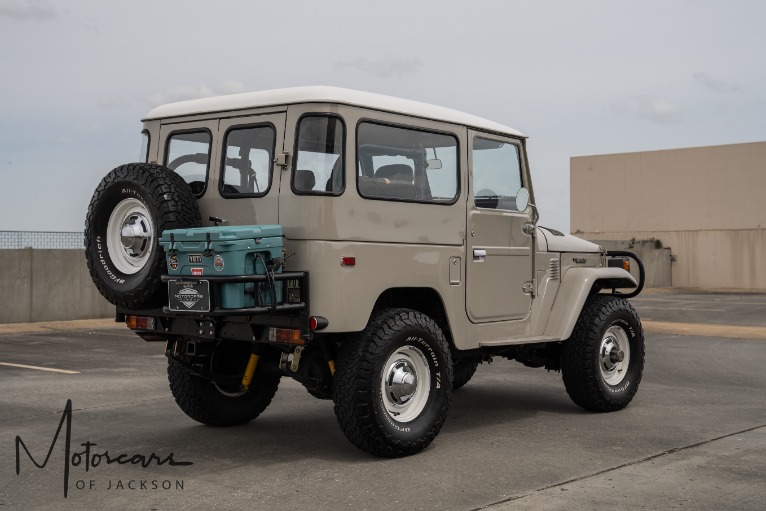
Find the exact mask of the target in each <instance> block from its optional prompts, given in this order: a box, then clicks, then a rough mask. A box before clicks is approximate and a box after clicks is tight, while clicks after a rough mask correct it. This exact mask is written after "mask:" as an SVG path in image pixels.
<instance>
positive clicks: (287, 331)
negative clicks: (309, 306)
mask: <svg viewBox="0 0 766 511" xmlns="http://www.w3.org/2000/svg"><path fill="white" fill-rule="evenodd" d="M269 341H271V342H278V343H282V344H298V345H303V344H306V341H305V340H304V339H303V337H301V331H300V330H293V329H292V328H269Z"/></svg>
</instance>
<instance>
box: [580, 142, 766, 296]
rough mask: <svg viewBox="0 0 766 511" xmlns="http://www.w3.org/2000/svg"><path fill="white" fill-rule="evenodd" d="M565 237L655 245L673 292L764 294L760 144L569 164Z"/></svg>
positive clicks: (765, 225) (764, 190)
mask: <svg viewBox="0 0 766 511" xmlns="http://www.w3.org/2000/svg"><path fill="white" fill-rule="evenodd" d="M570 181H571V183H570V185H571V188H570V194H571V195H570V199H571V230H572V232H573V233H574V234H575V235H577V236H579V237H582V238H585V239H591V240H607V239H608V240H616V239H631V238H636V239H649V238H655V239H658V240H660V241H661V242H662V244H663V246H665V247H670V248H671V252H672V254H673V255H674V256H675V257H676V261H675V262H674V263H673V269H672V279H673V286H678V287H700V288H739V289H766V142H755V143H749V144H734V145H725V146H711V147H699V148H688V149H672V150H665V151H649V152H640V153H624V154H610V155H600V156H582V157H575V158H572V159H571V161H570Z"/></svg>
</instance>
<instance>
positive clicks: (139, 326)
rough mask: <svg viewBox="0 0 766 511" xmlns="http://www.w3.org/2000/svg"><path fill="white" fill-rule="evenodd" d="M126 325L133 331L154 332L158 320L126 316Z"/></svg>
mask: <svg viewBox="0 0 766 511" xmlns="http://www.w3.org/2000/svg"><path fill="white" fill-rule="evenodd" d="M125 324H126V325H128V328H130V329H131V330H154V325H155V324H156V320H155V318H153V317H149V316H125Z"/></svg>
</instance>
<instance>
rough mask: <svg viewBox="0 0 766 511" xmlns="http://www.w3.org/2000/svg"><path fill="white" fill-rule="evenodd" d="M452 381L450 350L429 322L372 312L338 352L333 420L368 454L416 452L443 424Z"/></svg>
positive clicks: (403, 313) (404, 313)
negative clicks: (362, 326) (363, 326)
mask: <svg viewBox="0 0 766 511" xmlns="http://www.w3.org/2000/svg"><path fill="white" fill-rule="evenodd" d="M451 380H452V361H451V358H450V352H449V347H448V345H447V341H446V339H445V337H444V334H443V333H442V331H441V329H440V328H439V327H438V326H437V325H436V323H435V322H434V321H433V320H432V319H431V318H429V317H428V316H426V315H425V314H422V313H420V312H417V311H413V310H408V309H385V310H381V311H377V312H375V313H374V314H373V315H372V317H371V318H370V321H369V323H368V325H367V327H366V328H365V330H364V331H363V332H362V333H361V334H360V335H358V336H349V338H348V339H347V340H346V342H345V343H344V344H343V346H342V348H341V351H340V353H339V356H338V370H337V372H336V374H335V381H334V389H333V400H334V402H335V414H336V416H337V418H338V423H339V424H340V427H341V429H342V430H343V432H344V433H345V434H346V436H347V437H348V439H349V440H350V441H351V443H353V444H354V445H356V446H357V447H359V448H360V449H362V450H364V451H367V452H369V453H371V454H375V455H378V456H387V457H399V456H407V455H410V454H415V453H417V452H419V451H421V450H423V449H425V448H426V447H427V446H428V445H429V444H430V443H431V442H432V441H433V439H434V438H435V437H436V435H437V434H438V433H439V430H440V429H441V426H442V424H443V423H444V420H445V419H446V416H447V409H448V407H449V401H450V393H451Z"/></svg>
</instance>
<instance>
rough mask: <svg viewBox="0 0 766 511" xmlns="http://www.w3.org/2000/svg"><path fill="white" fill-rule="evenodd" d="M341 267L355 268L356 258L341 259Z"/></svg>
mask: <svg viewBox="0 0 766 511" xmlns="http://www.w3.org/2000/svg"><path fill="white" fill-rule="evenodd" d="M340 265H341V266H356V257H341V258H340Z"/></svg>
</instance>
